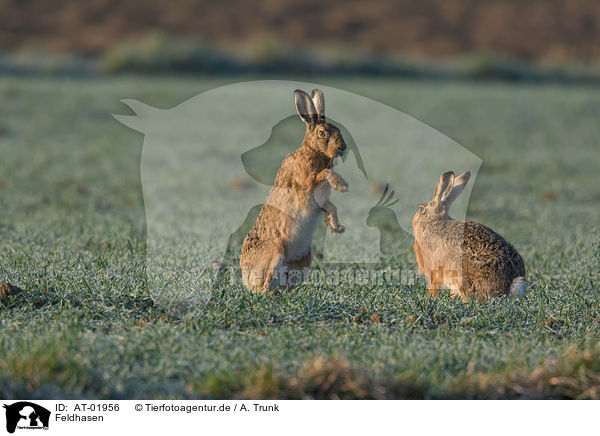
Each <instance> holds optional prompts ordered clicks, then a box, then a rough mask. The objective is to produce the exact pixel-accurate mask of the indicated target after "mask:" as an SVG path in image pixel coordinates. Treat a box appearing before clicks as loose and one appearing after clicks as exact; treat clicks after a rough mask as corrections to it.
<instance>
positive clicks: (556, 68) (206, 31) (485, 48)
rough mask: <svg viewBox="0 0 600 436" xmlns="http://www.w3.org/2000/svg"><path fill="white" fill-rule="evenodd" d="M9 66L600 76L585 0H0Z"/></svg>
mask: <svg viewBox="0 0 600 436" xmlns="http://www.w3.org/2000/svg"><path fill="white" fill-rule="evenodd" d="M0 50H1V56H0V71H4V72H17V73H39V72H45V73H55V74H75V75H77V74H106V73H117V72H136V73H139V72H144V73H165V72H169V73H173V72H175V73H205V74H206V73H209V74H240V73H275V74H280V73H292V74H323V73H335V74H376V75H391V76H426V77H432V76H433V77H437V78H439V77H470V78H481V77H484V78H486V77H492V78H506V79H511V80H521V79H522V80H527V79H530V80H596V78H597V75H598V73H599V71H600V68H599V62H598V60H599V58H600V8H599V7H598V5H597V2H595V1H588V0H531V1H527V2H523V1H520V0H491V1H485V2H484V1H479V0H423V1H408V0H395V1H393V0H376V1H372V2H365V1H361V0H331V1H325V2H321V1H316V0H305V1H297V0H266V1H261V2H245V1H242V0H223V1H218V2H216V1H193V0H177V1H172V2H164V1H159V0H146V1H144V2H139V1H134V0H87V1H76V0H55V1H52V2H44V1H20V0H2V1H0Z"/></svg>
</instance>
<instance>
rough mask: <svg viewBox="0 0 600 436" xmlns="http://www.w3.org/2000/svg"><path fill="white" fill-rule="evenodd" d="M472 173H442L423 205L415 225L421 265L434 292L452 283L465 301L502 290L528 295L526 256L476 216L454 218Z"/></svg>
mask: <svg viewBox="0 0 600 436" xmlns="http://www.w3.org/2000/svg"><path fill="white" fill-rule="evenodd" d="M470 176H471V174H470V173H469V172H466V173H464V174H462V175H461V176H459V177H454V173H453V172H451V171H450V172H447V173H444V174H442V175H441V176H440V179H439V180H438V183H437V186H436V188H435V192H434V193H433V199H432V200H431V201H428V202H427V203H423V204H421V205H420V206H419V211H418V212H417V213H416V214H415V216H414V219H413V222H412V225H413V230H414V234H415V244H414V250H415V255H416V257H417V263H418V265H419V270H420V271H421V273H423V274H424V275H425V276H426V277H427V280H428V281H429V292H430V293H431V294H432V295H433V296H435V295H437V293H438V291H439V289H441V288H448V289H450V290H451V292H452V294H453V295H454V296H461V297H462V298H463V300H464V301H467V299H468V298H469V297H475V298H478V299H480V300H485V299H487V298H488V297H497V296H501V295H505V294H508V295H517V296H521V297H522V296H524V295H525V288H526V281H525V265H524V263H523V259H522V258H521V256H520V255H519V253H518V252H517V250H515V248H514V247H513V246H512V245H510V244H509V243H508V242H506V240H505V239H504V238H502V236H500V235H498V234H497V233H496V232H494V231H493V230H492V229H490V228H488V227H486V226H483V225H481V224H479V223H476V222H472V221H459V220H454V219H452V218H450V216H449V215H448V211H449V209H450V206H451V205H452V202H453V201H454V200H455V199H456V197H458V195H459V194H460V193H461V192H462V191H463V189H464V188H465V186H466V184H467V182H468V181H469V177H470Z"/></svg>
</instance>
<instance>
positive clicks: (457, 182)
mask: <svg viewBox="0 0 600 436" xmlns="http://www.w3.org/2000/svg"><path fill="white" fill-rule="evenodd" d="M470 177H471V173H470V172H469V171H467V172H466V173H463V174H461V175H460V176H458V177H453V180H452V184H451V185H450V186H449V187H447V189H446V191H445V192H444V193H443V194H442V198H441V201H443V202H444V203H446V204H447V205H451V204H452V203H453V202H454V200H456V197H458V196H459V195H460V193H461V192H463V190H464V189H465V186H467V183H468V182H469V178H470ZM448 188H450V189H448Z"/></svg>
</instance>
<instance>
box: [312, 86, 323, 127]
mask: <svg viewBox="0 0 600 436" xmlns="http://www.w3.org/2000/svg"><path fill="white" fill-rule="evenodd" d="M311 96H312V101H313V103H314V105H315V109H316V110H317V118H318V120H319V121H323V122H325V94H323V91H321V90H320V89H313V90H312V93H311Z"/></svg>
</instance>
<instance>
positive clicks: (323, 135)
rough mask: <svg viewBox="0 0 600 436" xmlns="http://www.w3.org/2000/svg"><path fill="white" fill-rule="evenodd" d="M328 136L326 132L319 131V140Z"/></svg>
mask: <svg viewBox="0 0 600 436" xmlns="http://www.w3.org/2000/svg"><path fill="white" fill-rule="evenodd" d="M325 136H327V132H326V131H325V130H319V138H324V137H325Z"/></svg>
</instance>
